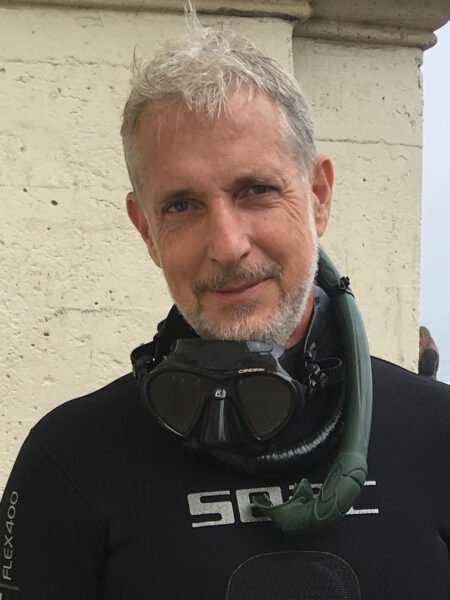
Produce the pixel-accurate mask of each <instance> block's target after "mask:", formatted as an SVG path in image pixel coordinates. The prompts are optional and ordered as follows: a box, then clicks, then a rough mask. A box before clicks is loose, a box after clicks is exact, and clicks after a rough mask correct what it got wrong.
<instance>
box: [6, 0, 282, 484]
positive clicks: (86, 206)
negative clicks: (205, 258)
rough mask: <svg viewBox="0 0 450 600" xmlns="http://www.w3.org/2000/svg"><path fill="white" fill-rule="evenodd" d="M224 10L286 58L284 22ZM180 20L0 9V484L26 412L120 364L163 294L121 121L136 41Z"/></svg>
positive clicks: (156, 313)
mask: <svg viewBox="0 0 450 600" xmlns="http://www.w3.org/2000/svg"><path fill="white" fill-rule="evenodd" d="M203 20H204V22H206V23H208V22H217V21H218V19H215V18H214V17H205V18H204V19H203ZM227 20H228V21H230V22H231V23H232V25H233V27H235V28H236V29H238V30H240V31H241V32H242V33H243V34H245V35H247V36H248V37H250V38H251V39H253V40H254V41H255V42H256V43H258V45H259V46H260V47H261V48H262V49H264V50H265V51H266V52H267V53H269V54H271V55H272V56H274V57H275V58H277V59H278V60H279V61H280V62H281V63H283V64H284V65H285V66H286V67H288V68H291V66H292V26H291V24H289V23H287V22H285V21H280V20H272V19H242V18H229V19H227ZM183 27H184V21H183V18H182V17H181V16H176V15H163V14H157V13H143V14H139V15H138V14H133V13H126V12H112V11H111V12H108V11H97V10H68V9H66V8H26V7H22V8H14V9H5V8H0V156H1V160H0V206H1V222H0V248H1V250H0V252H1V261H0V290H1V291H0V322H1V323H2V336H1V339H0V357H1V360H0V363H1V365H2V368H1V372H0V378H1V388H0V389H1V396H0V419H1V421H0V440H1V442H0V453H1V454H0V487H1V486H2V485H3V484H4V482H5V479H6V476H7V474H8V473H9V470H10V467H11V463H12V460H13V459H14V457H15V455H16V454H17V451H18V449H19V446H20V444H21V442H22V440H23V438H24V436H25V435H26V433H27V432H28V430H29V429H30V427H31V426H32V425H33V424H34V423H35V422H36V420H37V419H38V418H39V417H41V416H42V415H43V414H45V413H46V412H48V410H49V409H51V408H52V407H54V406H56V405H58V404H60V403H61V402H63V401H65V400H67V399H69V398H71V397H74V396H77V395H80V394H84V393H87V392H89V391H91V390H93V389H95V388H96V387H99V386H101V385H104V384H106V383H107V382H108V381H110V380H111V379H113V378H115V377H117V376H120V375H122V374H124V373H126V372H128V371H129V370H130V363H129V354H130V351H131V350H132V349H133V348H134V347H135V346H137V345H138V344H140V343H142V342H145V341H148V340H149V339H151V338H152V337H153V334H154V330H155V325H156V324H157V323H158V321H160V320H161V319H162V318H164V316H165V314H166V312H167V310H168V307H169V306H170V304H171V303H170V298H169V295H168V293H167V291H166V287H165V285H164V283H163V282H162V279H161V277H160V274H159V271H158V270H157V269H156V268H154V267H153V265H152V264H151V261H150V259H149V258H148V257H147V255H146V251H145V246H144V244H143V243H142V241H141V240H140V239H139V237H138V235H137V233H136V232H135V230H134V229H133V227H132V225H131V223H130V222H129V221H128V217H127V215H126V210H125V195H126V193H127V191H128V190H129V185H128V178H127V173H126V169H125V166H124V163H123V158H122V150H121V140H120V135H119V129H120V119H121V111H122V108H123V104H124V101H125V98H126V95H127V92H128V80H129V65H130V63H131V60H132V56H133V50H134V47H135V46H136V47H137V51H138V54H140V55H142V56H151V55H152V53H153V52H154V50H155V48H156V47H157V45H158V44H159V43H160V42H161V41H163V40H164V39H165V38H167V37H172V36H174V35H177V32H181V31H182V29H183Z"/></svg>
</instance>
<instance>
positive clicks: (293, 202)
mask: <svg viewBox="0 0 450 600" xmlns="http://www.w3.org/2000/svg"><path fill="white" fill-rule="evenodd" d="M138 146H139V150H140V153H141V157H142V162H143V168H144V173H145V184H144V189H143V194H142V196H143V203H144V206H143V207H141V206H139V205H138V204H137V202H136V199H135V197H134V194H132V193H130V194H129V195H128V212H129V215H130V218H131V219H132V221H133V223H134V224H135V225H136V227H137V228H138V230H139V231H140V233H141V235H142V237H143V238H144V240H145V242H146V244H147V247H148V250H149V253H150V255H151V257H152V259H153V261H154V262H155V263H156V264H157V265H158V266H159V267H161V268H162V270H163V272H164V276H165V278H166V281H167V284H168V286H169V289H170V292H171V294H172V297H173V299H174V301H175V303H176V304H177V306H178V308H179V309H180V311H181V312H182V313H183V314H184V316H185V317H186V318H187V320H188V321H189V322H190V324H191V325H192V326H193V327H194V329H196V331H197V332H198V333H199V334H200V335H201V336H203V337H219V338H220V337H223V338H235V339H236V338H237V339H239V338H240V339H251V338H252V339H255V338H256V339H264V338H267V337H274V336H275V338H280V336H281V338H284V339H275V340H274V341H278V342H279V343H285V342H287V343H286V345H288V346H289V345H292V344H294V343H296V342H297V341H299V340H300V339H301V337H302V336H303V334H304V332H305V330H306V327H307V324H308V322H309V318H310V314H311V307H312V299H311V284H312V276H313V273H314V270H315V260H316V236H317V235H319V236H320V235H321V234H322V233H323V231H324V229H325V226H326V223H327V219H328V214H329V204H330V194H331V185H332V167H331V164H330V162H329V160H328V159H327V158H326V157H324V156H319V157H318V159H317V161H316V165H315V168H314V173H313V175H312V180H311V182H305V181H304V179H303V178H302V176H301V174H300V172H299V170H298V167H297V164H296V162H295V161H294V159H293V158H292V157H291V156H290V155H289V154H288V152H287V150H286V148H285V143H284V139H283V136H282V133H281V126H280V120H279V116H278V111H277V109H276V108H275V105H274V104H273V102H272V101H271V100H270V99H269V98H267V97H266V96H264V95H260V94H256V95H255V96H254V97H253V98H252V99H251V100H249V99H248V94H247V93H244V92H243V91H241V92H238V93H236V94H235V95H234V96H233V98H232V99H231V103H230V112H229V113H224V112H222V113H221V114H220V116H219V117H218V118H217V119H216V120H214V122H213V123H208V122H207V121H206V119H202V118H200V119H199V117H198V116H197V115H196V114H195V113H194V112H192V111H189V110H188V109H187V108H186V107H185V106H181V107H176V108H170V109H167V110H166V111H164V112H162V113H161V112H160V113H158V114H156V115H155V114H152V113H148V114H147V115H145V116H144V117H143V118H142V119H141V122H140V125H139V129H138ZM142 208H144V210H142ZM145 213H146V214H145ZM268 330H273V331H275V334H274V333H273V332H272V333H271V334H270V335H269V336H267V335H265V334H266V333H267V331H268ZM280 332H281V333H280Z"/></svg>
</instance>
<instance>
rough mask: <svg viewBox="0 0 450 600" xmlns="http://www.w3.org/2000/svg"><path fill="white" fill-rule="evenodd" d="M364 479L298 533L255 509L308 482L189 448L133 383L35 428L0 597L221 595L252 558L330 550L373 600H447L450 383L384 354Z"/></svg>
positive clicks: (18, 476) (21, 470) (5, 533)
mask: <svg viewBox="0 0 450 600" xmlns="http://www.w3.org/2000/svg"><path fill="white" fill-rule="evenodd" d="M372 366H373V381H374V411H373V428H372V436H371V442H370V448H369V455H368V464H369V474H368V480H367V483H366V486H365V488H364V490H363V492H362V494H361V496H360V498H359V499H358V501H357V502H356V503H355V506H354V508H353V509H352V510H350V513H349V514H348V515H347V516H345V517H344V518H343V519H341V520H340V521H338V522H336V523H335V524H334V525H333V526H331V527H330V528H329V529H327V530H324V531H321V532H317V533H311V534H308V535H305V536H294V537H289V536H285V535H283V534H281V533H280V532H278V531H277V530H276V529H275V527H274V526H273V524H272V523H270V522H267V521H266V520H265V519H264V518H262V517H261V516H260V515H258V514H256V513H255V512H254V510H253V509H252V508H251V507H250V499H251V495H252V493H253V492H254V490H255V488H264V489H267V490H268V491H269V493H270V496H271V498H272V500H273V501H274V502H280V501H281V500H282V499H286V498H287V497H288V495H289V491H290V485H292V484H293V483H294V482H295V481H298V480H299V478H301V477H302V476H307V477H308V478H309V480H310V481H311V483H313V484H314V483H315V484H319V483H321V482H322V481H323V480H324V477H325V475H326V470H327V465H326V464H322V465H321V466H320V467H316V468H312V469H310V470H309V472H305V473H299V474H298V476H297V477H294V476H293V477H290V478H288V479H283V478H280V479H277V480H271V481H269V482H268V481H263V480H257V479H254V478H251V477H249V476H247V475H244V474H241V473H239V472H238V471H236V470H235V469H233V468H232V467H229V466H227V465H225V464H222V463H220V462H218V461H217V460H216V459H214V458H213V457H210V456H208V455H200V454H194V453H192V452H190V451H188V450H186V449H185V448H184V447H183V446H182V444H181V443H180V442H179V441H178V440H177V439H174V438H173V437H172V436H171V434H170V433H168V432H166V431H165V430H163V429H162V428H161V427H160V426H159V425H158V424H157V423H156V422H154V421H153V419H152V418H151V417H150V415H149V414H148V413H146V412H145V410H144V408H143V406H142V403H141V401H140V399H139V395H138V390H137V387H136V381H135V379H134V377H133V375H131V374H130V375H126V376H124V377H122V378H121V379H118V380H117V381H115V382H114V383H111V384H110V385H108V386H107V387H105V388H103V389H102V390H99V391H97V392H95V393H93V394H90V395H88V396H85V397H83V398H80V399H77V400H74V401H71V402H68V403H66V404H64V405H62V406H61V407H59V408H57V409H55V410H54V411H52V412H51V413H50V414H49V415H47V416H46V417H45V418H44V419H43V420H41V421H40V423H38V424H37V425H36V426H35V427H34V429H33V430H32V431H31V433H30V435H29V437H28V439H27V440H26V442H25V444H24V445H23V448H22V450H21V452H20V454H19V456H18V458H17V461H16V463H15V466H14V469H13V471H12V474H11V476H10V479H9V482H8V484H7V488H6V490H5V494H4V497H3V500H2V504H1V509H0V534H1V536H2V543H3V551H2V553H1V555H0V598H1V599H2V600H75V599H76V600H91V599H92V600H93V599H95V600H100V599H101V600H129V599H132V600H157V599H167V598H168V599H170V600H224V599H225V595H226V590H227V583H228V581H229V578H230V576H231V574H232V573H233V571H234V570H235V569H236V568H237V567H238V566H239V565H240V564H241V563H242V562H243V561H245V560H246V559H248V558H249V557H252V556H255V555H258V554H264V553H270V552H276V551H281V550H319V551H323V552H330V553H333V554H335V555H337V556H339V557H341V558H343V559H344V560H345V561H347V562H348V563H349V564H350V565H351V567H352V568H353V570H354V571H355V573H356V575H357V577H358V579H359V583H360V587H361V595H362V598H363V600H412V599H414V600H449V598H450V567H449V546H450V469H449V464H450V463H449V458H450V436H449V432H450V388H449V387H448V386H446V385H443V384H439V383H436V382H435V381H433V380H429V379H426V378H422V377H418V376H416V375H415V374H413V373H410V372H408V371H406V370H404V369H402V368H400V367H397V366H395V365H392V364H390V363H387V362H384V361H382V360H379V359H373V361H372Z"/></svg>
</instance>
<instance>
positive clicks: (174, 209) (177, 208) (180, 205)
mask: <svg viewBox="0 0 450 600" xmlns="http://www.w3.org/2000/svg"><path fill="white" fill-rule="evenodd" d="M186 210H189V202H187V201H186V200H180V201H179V202H174V203H173V204H171V205H170V206H168V207H167V208H166V210H165V212H168V213H181V212H185V211H186Z"/></svg>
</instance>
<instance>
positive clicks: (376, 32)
mask: <svg viewBox="0 0 450 600" xmlns="http://www.w3.org/2000/svg"><path fill="white" fill-rule="evenodd" d="M294 36H295V37H303V38H314V39H319V40H327V41H331V42H350V43H354V44H362V45H377V46H379V45H389V46H414V47H417V48H422V50H426V49H427V48H431V46H434V45H435V43H436V41H437V38H436V36H435V35H434V33H433V31H424V30H421V29H405V28H400V27H382V26H377V25H366V24H363V23H351V22H350V23H348V22H347V23H346V22H342V21H328V20H326V19H316V18H312V19H310V20H308V21H307V22H305V23H298V24H297V25H296V26H295V28H294Z"/></svg>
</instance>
